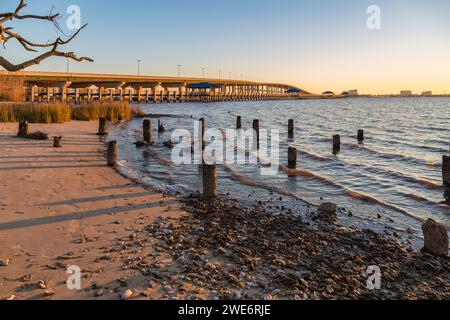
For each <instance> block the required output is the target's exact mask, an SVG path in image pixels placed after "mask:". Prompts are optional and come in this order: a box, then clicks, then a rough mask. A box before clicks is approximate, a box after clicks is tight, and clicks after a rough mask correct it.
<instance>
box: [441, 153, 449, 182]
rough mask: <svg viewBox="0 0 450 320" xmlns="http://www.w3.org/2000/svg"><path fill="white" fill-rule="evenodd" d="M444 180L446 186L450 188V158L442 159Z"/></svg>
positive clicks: (444, 157)
mask: <svg viewBox="0 0 450 320" xmlns="http://www.w3.org/2000/svg"><path fill="white" fill-rule="evenodd" d="M442 180H443V183H444V186H445V187H447V188H450V156H443V157H442Z"/></svg>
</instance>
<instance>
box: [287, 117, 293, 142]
mask: <svg viewBox="0 0 450 320" xmlns="http://www.w3.org/2000/svg"><path fill="white" fill-rule="evenodd" d="M288 137H289V139H293V138H294V119H289V123H288Z"/></svg>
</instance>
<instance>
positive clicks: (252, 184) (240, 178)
mask: <svg viewBox="0 0 450 320" xmlns="http://www.w3.org/2000/svg"><path fill="white" fill-rule="evenodd" d="M223 168H224V170H225V172H226V173H228V174H229V176H230V178H231V179H232V180H235V181H238V182H239V183H241V184H243V185H246V186H249V187H256V188H261V189H265V190H268V191H270V192H275V193H278V194H280V195H283V196H286V197H292V198H295V199H298V200H301V201H302V202H304V203H306V204H309V205H313V204H312V203H310V202H308V201H306V200H305V199H303V198H301V197H299V196H298V195H296V194H295V193H292V192H290V191H288V190H286V189H284V188H281V187H277V186H274V185H269V184H267V183H263V182H258V181H256V180H254V179H251V178H249V177H246V176H243V175H241V174H239V173H237V172H236V171H234V170H233V169H232V168H230V167H229V166H227V165H223Z"/></svg>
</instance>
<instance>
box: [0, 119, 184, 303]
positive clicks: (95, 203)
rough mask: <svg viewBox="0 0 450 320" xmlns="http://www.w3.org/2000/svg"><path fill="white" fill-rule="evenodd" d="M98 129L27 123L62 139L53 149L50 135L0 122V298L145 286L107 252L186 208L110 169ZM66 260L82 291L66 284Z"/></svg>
mask: <svg viewBox="0 0 450 320" xmlns="http://www.w3.org/2000/svg"><path fill="white" fill-rule="evenodd" d="M97 129H98V124H97V123H96V122H72V123H70V124H64V125H38V124H31V125H30V131H37V130H41V131H44V132H46V133H48V134H49V136H50V137H53V136H63V139H64V140H63V141H64V146H63V148H61V149H55V148H53V140H52V139H50V140H48V141H33V140H24V139H18V138H16V137H14V136H15V134H17V124H0V259H3V260H4V261H6V260H9V264H8V265H7V266H3V267H0V299H4V298H14V297H15V299H41V298H51V299H89V298H93V297H94V294H93V291H92V290H91V289H90V287H91V286H94V289H95V284H99V283H101V284H102V285H105V286H106V285H108V287H109V288H110V289H109V290H104V291H102V292H97V295H100V293H101V296H102V297H104V298H109V299H117V298H119V291H122V290H123V285H124V284H123V282H120V281H117V280H118V279H120V280H121V279H127V281H129V284H128V286H132V287H133V289H134V291H136V288H140V287H142V288H147V287H148V285H147V283H146V282H145V279H144V278H143V277H136V274H135V272H134V271H130V270H127V269H125V268H124V267H123V263H122V261H119V260H118V259H117V258H116V257H115V256H114V255H107V254H106V253H105V252H106V251H107V249H108V248H110V247H111V244H112V243H114V242H115V241H117V239H120V238H123V237H130V236H131V237H133V234H134V230H138V229H140V228H142V226H144V225H148V224H150V223H151V222H152V221H154V219H155V218H157V217H160V216H169V217H170V216H180V215H182V214H183V211H182V210H180V205H179V203H178V202H177V201H176V200H175V199H172V198H168V197H165V196H163V195H161V194H159V193H156V192H153V191H149V190H145V189H144V188H142V187H139V186H136V185H134V184H133V183H131V182H130V181H128V180H127V179H125V178H123V177H122V176H120V175H119V174H118V173H116V172H115V170H114V169H112V168H109V167H107V165H106V161H105V156H104V152H105V150H104V149H105V148H104V142H102V141H101V140H100V139H99V137H98V136H96V132H97ZM68 265H76V266H79V267H80V269H81V270H82V275H83V278H82V288H83V290H68V289H67V286H66V280H67V278H68V277H69V276H70V274H67V273H66V267H67V266H68ZM39 282H41V283H42V282H43V283H45V285H41V287H42V288H40V287H39V285H37V284H38V283H39ZM86 289H88V290H86ZM94 292H95V290H94ZM153 297H154V298H157V297H158V295H157V293H154V294H153Z"/></svg>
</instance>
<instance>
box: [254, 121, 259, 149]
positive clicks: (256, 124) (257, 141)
mask: <svg viewBox="0 0 450 320" xmlns="http://www.w3.org/2000/svg"><path fill="white" fill-rule="evenodd" d="M253 130H254V131H255V132H254V133H255V134H256V137H255V138H256V149H257V150H259V120H253Z"/></svg>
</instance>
